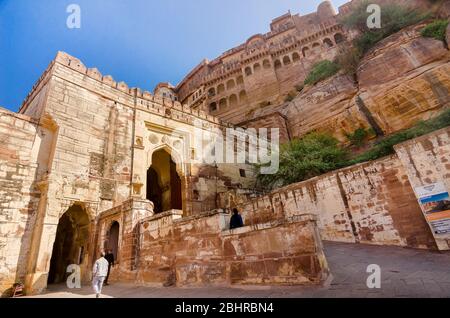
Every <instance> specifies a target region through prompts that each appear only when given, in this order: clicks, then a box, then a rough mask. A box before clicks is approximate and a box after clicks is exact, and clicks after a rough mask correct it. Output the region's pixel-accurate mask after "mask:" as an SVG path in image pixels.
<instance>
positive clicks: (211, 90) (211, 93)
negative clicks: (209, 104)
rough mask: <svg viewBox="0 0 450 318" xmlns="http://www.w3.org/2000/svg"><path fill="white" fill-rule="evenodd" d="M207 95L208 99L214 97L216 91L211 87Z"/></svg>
mask: <svg viewBox="0 0 450 318" xmlns="http://www.w3.org/2000/svg"><path fill="white" fill-rule="evenodd" d="M208 95H209V97H213V96H216V89H215V88H214V87H211V88H210V89H209V90H208Z"/></svg>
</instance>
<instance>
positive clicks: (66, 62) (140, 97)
mask: <svg viewBox="0 0 450 318" xmlns="http://www.w3.org/2000/svg"><path fill="white" fill-rule="evenodd" d="M56 64H60V65H63V66H66V67H68V68H70V69H71V70H74V71H77V72H79V73H81V74H83V75H85V76H86V77H88V78H90V79H94V80H96V81H98V82H101V83H102V84H104V85H107V86H109V87H111V88H113V89H114V90H118V91H120V92H121V93H123V94H126V95H128V97H130V98H132V99H133V100H134V105H135V107H137V108H139V109H141V110H145V111H149V112H152V113H154V114H158V115H161V116H165V117H170V118H172V119H175V120H179V121H180V120H181V121H185V122H192V121H193V119H194V118H196V119H199V120H202V121H207V122H210V123H211V124H214V125H219V126H222V127H224V128H226V127H232V125H231V124H229V123H226V122H223V121H221V120H220V119H219V118H218V117H215V116H212V115H209V114H207V113H205V112H203V111H199V110H194V109H192V108H190V107H188V106H187V105H182V104H181V103H180V102H177V101H172V100H170V99H167V98H162V97H159V96H155V95H153V94H152V93H150V92H149V91H145V90H142V89H140V88H136V87H133V88H130V87H129V86H128V84H127V83H125V82H123V81H120V82H117V81H116V80H114V78H113V77H112V76H111V75H103V74H102V73H101V72H100V71H99V70H98V69H97V68H88V67H86V66H85V65H84V63H83V62H82V61H81V60H79V59H78V58H76V57H74V56H71V55H69V54H67V53H65V52H61V51H60V52H58V53H57V55H56V58H55V59H54V60H53V61H52V62H51V63H50V64H49V66H48V67H47V69H46V70H45V72H44V73H43V75H42V76H41V77H40V78H39V80H38V81H37V82H36V84H35V85H34V86H33V88H32V90H31V92H30V93H29V94H28V96H27V97H26V98H25V100H24V102H23V103H22V106H21V107H20V110H19V113H24V112H25V111H26V110H27V107H28V106H29V105H30V104H31V102H32V101H33V99H34V97H35V96H36V94H37V93H38V92H39V91H40V90H41V89H42V87H43V86H44V85H45V84H46V83H47V82H48V80H49V79H50V78H51V76H52V73H53V68H54V66H55V65H56Z"/></svg>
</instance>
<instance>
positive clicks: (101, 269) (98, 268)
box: [92, 252, 109, 298]
mask: <svg viewBox="0 0 450 318" xmlns="http://www.w3.org/2000/svg"><path fill="white" fill-rule="evenodd" d="M108 266H109V263H108V261H107V260H106V258H105V253H104V252H102V253H101V257H100V258H99V259H98V260H96V261H95V264H94V268H93V269H92V287H93V288H94V291H95V295H96V297H97V298H99V297H100V294H101V293H102V288H103V282H104V281H105V278H106V275H108Z"/></svg>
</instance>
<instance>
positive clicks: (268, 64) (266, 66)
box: [263, 60, 270, 69]
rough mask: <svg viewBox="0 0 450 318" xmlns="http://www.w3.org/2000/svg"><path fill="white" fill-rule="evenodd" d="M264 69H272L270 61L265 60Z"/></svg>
mask: <svg viewBox="0 0 450 318" xmlns="http://www.w3.org/2000/svg"><path fill="white" fill-rule="evenodd" d="M263 67H264V68H265V69H268V68H270V62H269V60H264V61H263Z"/></svg>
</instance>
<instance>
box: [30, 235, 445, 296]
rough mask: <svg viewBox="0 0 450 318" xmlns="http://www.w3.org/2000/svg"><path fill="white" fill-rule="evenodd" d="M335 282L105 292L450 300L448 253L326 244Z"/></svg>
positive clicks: (58, 290) (111, 291)
mask: <svg viewBox="0 0 450 318" xmlns="http://www.w3.org/2000/svg"><path fill="white" fill-rule="evenodd" d="M324 245H325V251H326V255H327V258H328V262H329V265H330V268H331V272H332V274H333V279H332V280H330V281H328V282H327V284H326V285H325V286H321V287H298V286H295V287H254V286H248V287H241V286H240V287H233V288H221V287H217V288H216V287H209V288H173V287H170V288H159V287H158V288H157V287H140V286H134V285H131V284H113V285H111V286H106V287H105V288H104V290H103V292H104V294H105V295H104V296H103V297H108V298H110V297H121V298H241V297H249V298H268V297H270V298H307V297H317V298H320V297H328V298H330V297H346V298H347V297H387V298H393V297H400V298H401V297H446V298H450V253H443V254H441V253H438V252H428V251H420V250H412V249H404V248H398V247H385V246H368V245H356V244H341V243H331V242H325V243H324ZM370 264H377V265H379V266H380V267H381V270H382V277H381V280H382V282H381V289H368V287H367V286H366V280H367V277H368V276H369V275H370V274H368V273H366V270H367V267H368V266H369V265H370ZM36 297H46V298H56V297H57V298H60V297H64V298H70V297H76V298H78V297H94V295H93V292H92V290H91V288H90V286H84V287H83V288H82V289H81V290H75V291H74V290H69V289H67V288H66V287H65V286H64V285H54V286H50V287H49V289H48V291H47V292H46V293H45V294H44V295H40V296H36Z"/></svg>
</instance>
